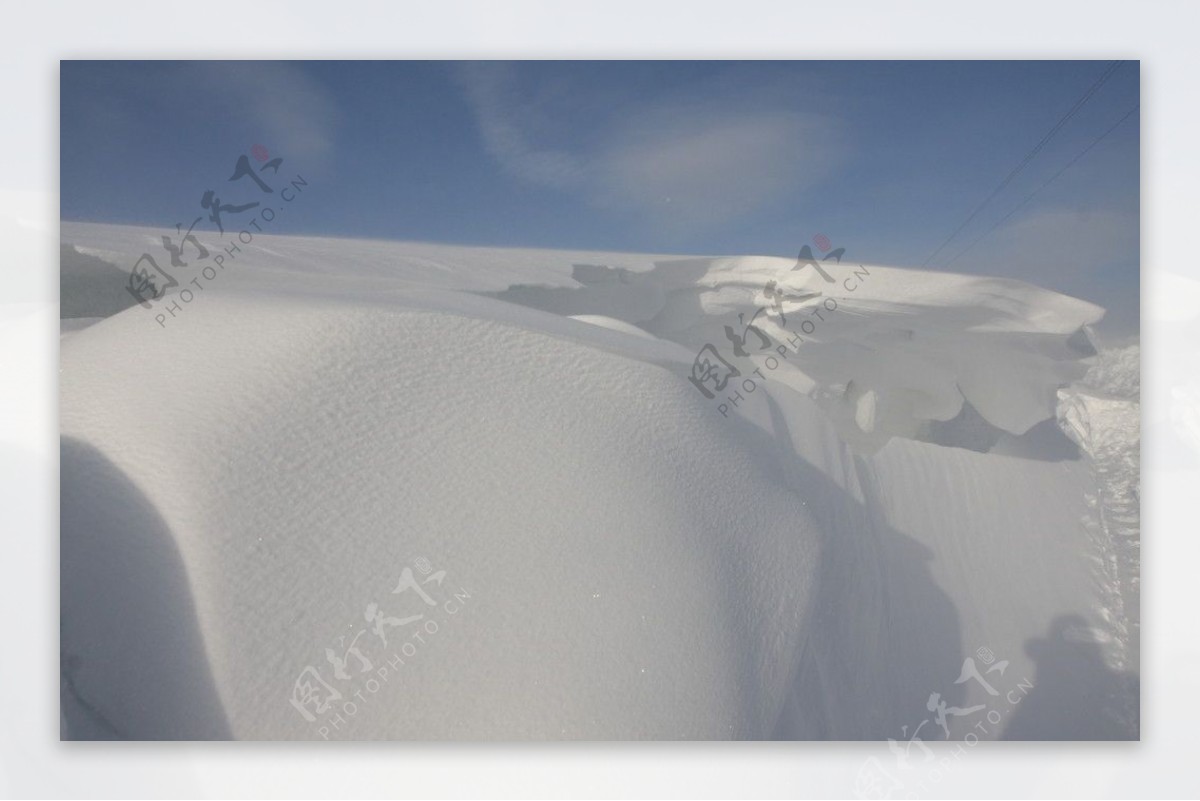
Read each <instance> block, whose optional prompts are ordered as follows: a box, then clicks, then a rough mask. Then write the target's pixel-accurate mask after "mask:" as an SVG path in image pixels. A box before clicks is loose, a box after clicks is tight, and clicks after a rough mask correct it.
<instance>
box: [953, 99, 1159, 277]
mask: <svg viewBox="0 0 1200 801" xmlns="http://www.w3.org/2000/svg"><path fill="white" fill-rule="evenodd" d="M1141 105H1142V104H1141V103H1138V104H1137V105H1135V106H1134V107H1133V108H1131V109H1129V111H1126V112H1125V115H1124V116H1122V117H1121V119H1119V120H1117V121H1116V122H1114V123H1113V124H1112V125H1110V126H1109V128H1108V130H1107V131H1105V132H1104V133H1102V134H1100V135H1099V136H1098V137H1096V138H1095V139H1093V140H1092V143H1091V144H1090V145H1088V146H1087V147H1085V148H1084V149H1083V150H1082V151H1080V152H1079V154H1078V155H1076V156H1075V158H1073V159H1071V160H1070V161H1068V162H1067V164H1066V166H1064V167H1063V168H1062V169H1061V170H1059V171H1058V172H1056V173H1054V175H1051V176H1050V178H1049V180H1047V181H1046V183H1044V184H1042V185H1041V186H1039V187H1038V188H1037V189H1035V190H1033V191H1032V192H1030V193H1029V194H1028V195H1027V196H1026V197H1025V199H1024V200H1022V201H1021V202H1020V203H1018V204H1017V205H1016V206H1015V207H1014V208H1013V210H1012V211H1010V212H1009V213H1008V214H1005V215H1004V216H1003V217H1001V218H1000V219H999V220H997V221H996V223H995V225H993V226H992V227H991V228H989V229H987V230H986V231H984V232H983V233H982V234H981V235H980V236H979V237H978V238H977V239H976V240H975V241H974V242H972V243H971V244H969V245H967V246H966V247H965V248H963V249H962V250H960V251H959V252H958V254H957V255H956V256H955V257H954V258H952V259H951V260H950V261H948V262H946V263H945V264H943V265H942V269H945V268H947V267H949V266H950V265H951V264H954V262H956V261H958V260H959V259H960V258H962V257H963V256H964V255H965V254H966V252H967V251H968V250H970V249H971V248H973V247H975V246H976V245H978V244H979V243H980V242H981V241H982V240H983V239H985V238H986V237H987V236H988V235H989V234H991V233H992V231H995V230H996V229H997V228H999V227H1000V226H1001V225H1003V224H1004V223H1005V221H1007V220H1008V218H1009V217H1011V216H1013V215H1014V214H1016V213H1017V212H1018V211H1020V210H1021V209H1022V208H1023V207H1024V206H1025V204H1026V203H1028V202H1029V201H1031V200H1033V198H1034V196H1035V195H1036V194H1038V193H1039V192H1041V191H1042V190H1043V189H1045V188H1046V187H1047V186H1049V185H1050V184H1052V183H1054V180H1055V179H1056V178H1058V176H1060V175H1062V174H1063V173H1064V172H1066V171H1067V170H1069V169H1071V167H1072V166H1074V164H1075V162H1077V161H1079V160H1080V159H1081V158H1083V157H1084V156H1086V155H1087V154H1088V153H1089V152H1090V151H1091V149H1092V148H1094V147H1095V146H1096V145H1098V144H1100V143H1101V142H1103V141H1104V139H1105V138H1106V137H1107V136H1108V135H1109V134H1110V133H1112V132H1113V131H1115V130H1117V128H1118V127H1119V126H1120V125H1121V123H1123V122H1125V120H1127V119H1129V118H1130V117H1131V116H1132V115H1133V113H1134V112H1136V111H1137V110H1138V109H1139V108H1141Z"/></svg>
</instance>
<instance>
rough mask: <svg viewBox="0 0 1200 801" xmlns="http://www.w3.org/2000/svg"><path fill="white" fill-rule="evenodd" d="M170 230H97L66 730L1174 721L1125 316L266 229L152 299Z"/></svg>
mask: <svg viewBox="0 0 1200 801" xmlns="http://www.w3.org/2000/svg"><path fill="white" fill-rule="evenodd" d="M160 236H161V233H160V232H156V231H151V230H148V229H136V228H127V227H121V226H99V225H90V224H71V223H64V224H63V226H62V237H63V243H64V248H63V259H64V269H63V288H62V291H63V310H64V317H69V318H70V319H69V320H64V337H63V341H62V358H61V367H62V372H61V401H62V403H61V424H62V436H63V446H62V447H63V450H62V482H61V485H62V535H61V536H62V544H61V553H62V583H61V587H62V590H61V593H62V595H61V598H62V621H63V629H62V658H63V718H64V731H63V736H64V737H66V738H71V739H76V738H79V739H87V738H105V739H107V738H146V739H159V738H239V739H255V738H270V739H279V738H296V739H368V738H411V739H439V738H455V739H492V738H495V739H527V738H529V739H556V738H588V739H624V738H656V739H692V738H705V739H729V738H732V739H743V738H773V737H775V738H834V739H885V738H896V739H898V740H904V739H907V738H908V737H909V736H910V735H911V734H912V732H913V729H914V728H916V727H918V726H920V727H922V728H920V736H921V737H922V738H924V739H941V738H950V739H955V738H961V737H962V736H963V735H964V733H965V732H967V731H968V730H973V729H972V727H973V726H974V724H975V722H976V720H975V719H974V718H971V717H970V716H969V715H967V714H955V713H954V711H953V710H954V709H959V710H962V709H966V708H971V707H979V709H981V710H982V706H980V705H984V706H986V705H988V704H994V703H996V699H997V698H1003V697H1004V696H1003V695H1002V694H1001V693H1003V692H1007V691H1009V690H1010V688H1018V687H1021V689H1020V690H1019V697H1021V698H1025V699H1026V700H1025V701H1024V702H1022V703H1023V705H1022V706H1017V705H1015V704H1013V703H1011V702H1009V703H1008V704H1007V705H1006V706H1005V708H1004V709H1003V710H1002V711H1003V717H1004V721H1003V724H1002V725H1001V726H998V727H995V728H994V730H993V731H992V732H991V734H990V735H989V736H990V737H992V738H996V737H1003V736H1012V737H1019V738H1024V739H1039V738H1083V739H1107V738H1130V737H1136V736H1137V706H1136V704H1137V696H1136V671H1137V662H1136V650H1135V648H1136V625H1135V624H1136V606H1133V607H1132V608H1131V607H1130V604H1129V602H1128V601H1129V599H1130V598H1136V585H1135V584H1134V585H1132V586H1131V585H1130V583H1129V582H1130V579H1131V574H1130V573H1129V571H1128V570H1126V571H1125V572H1124V573H1122V572H1120V571H1117V572H1113V571H1111V570H1107V569H1104V568H1103V565H1105V564H1107V563H1108V562H1110V561H1111V560H1112V559H1113V558H1114V552H1113V549H1112V546H1111V540H1110V539H1106V538H1105V537H1102V536H1098V535H1097V531H1098V529H1097V526H1099V527H1101V528H1100V529H1099V530H1103V527H1104V526H1105V525H1108V522H1106V521H1107V520H1110V519H1111V515H1110V516H1109V517H1108V518H1106V517H1105V514H1107V513H1102V512H1101V508H1102V504H1097V503H1096V502H1095V500H1094V499H1095V498H1096V497H1099V496H1098V494H1097V493H1098V492H1099V490H1098V487H1099V486H1101V485H1102V484H1103V483H1104V481H1105V478H1104V475H1106V474H1105V473H1104V470H1105V469H1107V468H1104V467H1103V465H1101V460H1100V459H1099V458H1098V457H1096V456H1095V453H1096V450H1095V449H1093V448H1092V447H1091V446H1090V443H1092V442H1095V441H1098V440H1097V439H1096V438H1097V437H1098V436H1101V435H1100V434H1098V433H1097V429H1103V428H1104V427H1105V425H1107V423H1106V418H1104V417H1103V415H1098V414H1097V413H1096V412H1095V411H1094V410H1093V409H1092V407H1087V406H1086V402H1085V401H1080V400H1078V398H1079V397H1081V396H1079V395H1073V396H1071V397H1072V399H1073V400H1072V401H1071V403H1075V404H1076V405H1079V404H1084V405H1083V406H1081V407H1080V408H1081V409H1084V410H1083V411H1077V412H1075V413H1064V412H1061V411H1058V410H1059V409H1060V405H1059V402H1058V400H1057V395H1056V393H1057V392H1058V391H1059V390H1060V389H1064V388H1070V387H1071V386H1073V383H1072V382H1076V381H1078V380H1080V379H1082V378H1083V376H1084V374H1085V372H1086V370H1087V368H1088V366H1089V363H1090V362H1091V361H1094V359H1089V358H1088V357H1089V356H1090V355H1091V354H1092V350H1091V348H1090V344H1089V342H1088V340H1087V337H1086V336H1085V329H1086V326H1088V325H1090V324H1091V323H1093V322H1094V321H1095V320H1097V319H1098V318H1099V316H1100V314H1101V313H1102V312H1101V310H1099V309H1097V308H1096V307H1094V306H1091V305H1089V304H1086V303H1083V302H1081V301H1077V300H1074V299H1070V298H1064V297H1062V296H1059V295H1055V294H1053V293H1050V292H1047V291H1044V290H1040V289H1037V288H1035V287H1031V286H1028V285H1025V284H1020V283H1017V282H1011V281H1003V280H998V279H981V278H969V277H965V276H953V275H943V274H934V273H923V272H917V271H911V270H898V269H891V268H884V267H875V266H861V265H857V264H851V263H849V261H848V260H846V261H845V263H832V262H826V263H825V270H824V271H825V272H826V273H827V274H828V275H829V276H830V277H833V278H835V279H836V280H834V281H826V280H825V278H824V277H823V276H822V275H821V274H820V272H821V271H818V270H815V269H813V268H812V267H806V268H804V269H800V270H793V269H792V267H793V265H794V264H795V262H792V261H788V260H783V259H774V258H766V257H743V258H699V257H682V256H680V257H668V256H653V255H639V254H614V253H592V252H566V251H535V250H512V249H488V248H466V247H450V246H438V245H425V244H414V243H388V242H373V241H356V240H336V239H315V238H307V237H282V236H265V235H256V236H255V237H254V238H253V242H252V243H249V244H247V243H242V244H241V250H240V251H237V252H236V257H234V258H231V259H229V263H228V264H227V265H226V266H225V267H223V268H222V269H221V270H220V271H219V272H218V271H215V270H214V273H213V274H214V277H213V278H207V277H206V275H207V274H206V273H205V272H203V271H202V268H203V266H204V265H205V264H211V263H212V262H211V261H208V262H203V261H198V262H195V263H193V264H190V265H189V266H188V267H184V268H178V269H173V270H172V272H173V273H174V274H175V275H176V276H177V277H178V278H179V286H177V287H175V288H174V289H172V291H171V294H170V295H169V296H168V297H166V298H164V299H163V301H160V302H157V303H155V304H153V306H154V307H153V308H152V309H145V308H142V307H141V306H138V305H136V304H135V302H134V300H133V299H132V298H131V297H129V296H128V293H125V294H126V299H124V300H123V301H122V303H121V304H118V306H120V305H125V306H127V308H124V310H122V311H119V312H115V311H114V309H113V303H114V298H119V297H120V294H121V292H120V291H119V290H115V289H114V286H113V278H112V276H113V275H114V274H120V273H121V271H122V270H123V271H125V272H128V270H129V269H130V267H131V265H133V263H134V262H135V261H136V260H137V258H138V257H139V256H140V254H141V253H142V252H143V251H150V250H151V249H152V248H154V247H158V242H159V237H160ZM211 250H212V252H213V253H216V252H217V251H218V248H216V247H212V248H211ZM160 251H161V248H160ZM193 279H194V281H193ZM771 280H775V281H776V282H777V283H776V284H775V287H776V288H777V289H779V290H780V292H781V293H782V295H783V297H780V298H776V299H777V300H779V301H780V304H781V305H778V306H776V305H775V304H774V299H772V297H770V296H768V295H766V294H764V292H765V291H766V290H765V287H766V283H767V282H768V281H771ZM189 287H190V290H189V295H190V297H187V298H185V297H184V296H182V295H181V292H183V291H184V290H188V289H189ZM173 301H174V302H175V303H176V304H177V305H176V306H175V307H174V308H175V309H176V313H175V314H174V315H172V314H170V313H169V312H166V309H167V308H168V306H169V305H170V304H171V303H172V302H173ZM831 302H832V308H831ZM764 307H767V308H768V309H769V311H768V312H767V313H766V314H759V315H758V316H757V317H755V315H756V313H757V312H758V310H759V309H761V308H764ZM739 315H742V322H739V319H738V318H739ZM781 315H782V317H781ZM752 318H753V322H754V323H755V325H756V326H757V327H758V329H759V330H761V331H762V332H763V335H764V336H765V337H767V338H768V339H769V342H770V345H769V346H765V345H763V344H762V342H763V340H762V339H761V338H760V337H758V335H757V334H755V333H754V332H747V331H746V329H745V328H744V327H743V326H744V324H745V323H746V322H750V321H751V319H752ZM97 319H98V321H95V320H97ZM806 322H807V323H808V325H805V323H806ZM727 326H728V327H729V328H730V330H731V331H732V332H733V333H734V335H735V336H736V335H741V334H743V333H744V334H746V335H747V339H746V342H745V345H744V347H745V350H746V352H747V356H745V357H739V356H735V355H734V354H733V353H732V352H731V349H732V345H733V342H732V340H731V339H730V338H729V336H728V335H727V334H726V331H725V329H726V327H727ZM789 343H790V344H789ZM706 345H712V346H714V348H715V349H716V351H717V352H718V353H720V354H722V356H723V358H724V359H726V360H729V363H730V364H733V365H736V366H738V369H739V371H740V375H739V376H737V377H736V378H733V379H731V383H729V384H728V386H727V387H724V388H722V391H721V392H713V393H712V394H713V395H714V397H712V398H708V397H706V396H705V394H704V393H702V392H701V391H699V389H698V387H697V386H696V385H694V384H693V382H691V381H689V377H695V376H696V373H695V372H693V362H694V360H695V358H696V356H697V352H698V351H700V350H701V349H702V348H704V347H705V346H706ZM1135 361H1136V360H1135ZM772 365H773V366H772ZM755 370H758V373H757V374H756V373H755V372H754V371H755ZM739 381H740V382H742V383H740V384H739V383H736V382H739ZM747 381H749V382H751V383H752V384H753V389H751V388H750V384H749V383H746V382H747ZM739 387H740V393H739ZM734 393H738V394H739V395H740V397H739V398H738V399H737V400H736V403H735V402H734V400H733V398H732V395H733V394H734ZM1066 407H1070V404H1066V406H1065V407H1064V408H1066ZM1085 407H1086V408H1085ZM1056 411H1058V414H1059V416H1061V417H1063V419H1064V421H1076V422H1078V421H1082V420H1087V421H1090V422H1089V423H1087V425H1091V426H1092V429H1091V431H1092V433H1091V434H1089V435H1088V437H1087V438H1083V439H1081V438H1080V436H1079V434H1078V431H1079V430H1082V429H1081V428H1080V425H1078V424H1077V425H1076V426H1075V427H1074V428H1071V427H1070V426H1068V430H1069V431H1071V432H1072V434H1073V437H1074V438H1075V442H1080V443H1083V444H1084V447H1083V449H1082V452H1081V449H1080V447H1079V446H1077V445H1076V444H1074V443H1073V442H1072V441H1071V440H1070V439H1068V438H1067V437H1066V436H1065V435H1064V434H1063V433H1062V430H1061V429H1060V428H1059V427H1058V426H1057V425H1056V424H1055V417H1056ZM1126 422H1127V421H1126ZM1110 472H1111V471H1110ZM1124 475H1126V477H1127V472H1126V474H1124ZM1131 513H1132V514H1134V516H1135V517H1136V506H1134V507H1132V512H1131V510H1130V508H1125V509H1124V510H1123V512H1122V514H1124V515H1125V516H1126V517H1128V515H1129V514H1131ZM1133 537H1134V539H1136V534H1134V535H1133ZM1127 539H1128V537H1127ZM1123 558H1124V557H1123ZM1133 558H1136V555H1134V557H1133ZM1132 564H1134V566H1135V564H1136V563H1132ZM1098 565H1100V566H1101V567H1098ZM1132 577H1136V570H1134V571H1133V573H1132ZM1131 615H1133V617H1131ZM967 659H971V660H972V662H971V664H972V665H976V666H977V668H978V670H979V671H980V676H979V678H980V679H984V680H982V681H981V680H978V679H974V678H970V677H968V678H966V679H964V680H963V681H961V682H960V681H957V680H958V679H960V678H962V677H963V676H965V675H966V674H965V672H964V671H965V660H967ZM1001 663H1006V664H1004V665H1003V666H1002V667H1001V668H999V669H996V670H991V668H995V667H997V666H1000V665H1001ZM985 671H986V672H985ZM1071 677H1073V678H1071ZM1023 680H1024V681H1023ZM1026 685H1028V686H1027V687H1026ZM997 688H999V690H1000V693H998V694H996V695H993V694H992V693H993V692H994V691H996V690H997ZM1014 691H1015V690H1014ZM933 693H937V694H938V698H939V699H940V700H941V701H942V709H941V717H940V718H939V719H935V718H937V712H938V710H937V705H936V703H934V704H933V705H932V707H931V706H930V704H931V703H932V702H931V701H930V696H931V694H933ZM947 704H948V705H949V707H950V709H949V711H947V708H946V705H947ZM988 711H990V709H989V710H988ZM999 711H1000V710H998V712H999ZM974 714H975V715H976V716H977V715H978V714H980V713H979V711H976V712H975V713H974ZM923 721H924V722H923ZM943 723H944V724H945V728H944V729H943V728H942V724H943Z"/></svg>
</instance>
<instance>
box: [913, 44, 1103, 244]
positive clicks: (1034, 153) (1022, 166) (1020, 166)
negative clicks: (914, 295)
mask: <svg viewBox="0 0 1200 801" xmlns="http://www.w3.org/2000/svg"><path fill="white" fill-rule="evenodd" d="M1121 64H1122V62H1120V61H1113V62H1111V63H1109V65H1108V66H1107V67H1106V68H1105V70H1104V72H1103V73H1101V75H1100V77H1099V78H1098V79H1097V80H1096V82H1095V83H1093V84H1092V85H1091V87H1089V88H1088V90H1087V91H1086V92H1084V93H1083V96H1082V97H1080V98H1079V99H1078V100H1076V101H1075V105H1073V106H1071V108H1070V109H1068V110H1067V113H1066V114H1064V115H1063V117H1062V119H1060V120H1059V121H1058V122H1057V123H1056V124H1055V125H1054V127H1053V128H1051V129H1050V130H1049V131H1048V132H1047V133H1046V135H1045V136H1043V137H1042V140H1041V141H1040V142H1038V143H1037V144H1036V145H1034V147H1033V149H1032V150H1030V151H1029V152H1028V153H1026V154H1025V157H1024V158H1023V159H1021V162H1020V163H1019V164H1017V166H1016V167H1013V169H1012V170H1011V171H1010V172H1009V173H1008V175H1006V176H1005V177H1004V180H1003V181H1001V182H1000V185H999V186H997V187H996V188H995V189H993V190H992V192H991V194H989V195H988V196H987V197H985V198H984V199H983V202H982V203H980V204H979V205H978V206H976V207H975V210H974V211H972V212H971V213H970V214H969V215H967V219H965V220H963V221H962V223H961V224H960V225H959V226H958V227H957V228H955V229H954V232H953V233H951V234H950V236H948V237H946V239H945V241H944V242H942V244H940V245H938V246H937V249H936V250H934V251H933V253H930V254H929V257H928V258H927V259H925V261H923V262H921V266H922V267H926V266H928V265H929V262H931V261H933V260H934V259H935V258H937V255H938V254H939V253H941V252H942V251H943V250H944V249H945V248H946V245H949V244H950V243H951V242H952V241H954V238H955V237H956V236H958V235H959V234H960V233H962V230H963V229H964V228H966V227H967V226H968V225H970V224H971V222H972V221H973V220H974V219H975V218H976V217H977V216H979V212H981V211H983V209H984V207H985V206H987V204H988V203H990V202H992V199H993V198H995V197H996V195H998V194H1000V192H1001V191H1003V190H1004V187H1006V186H1008V185H1009V183H1011V182H1012V180H1013V179H1014V178H1016V177H1017V175H1019V174H1020V172H1021V171H1022V170H1024V169H1025V167H1026V165H1028V164H1029V162H1030V161H1032V160H1033V159H1034V158H1035V157H1036V156H1037V154H1038V153H1040V152H1041V151H1042V148H1044V147H1045V146H1046V144H1047V143H1048V142H1049V141H1050V140H1051V139H1053V138H1054V136H1055V134H1057V133H1058V132H1059V131H1060V130H1062V127H1063V126H1064V125H1066V124H1067V122H1068V121H1069V120H1070V119H1071V118H1072V117H1074V116H1075V115H1076V114H1077V113H1079V110H1080V109H1081V108H1083V106H1084V104H1085V103H1087V102H1088V100H1090V99H1091V97H1092V95H1094V94H1096V91H1097V90H1098V89H1099V88H1100V87H1101V86H1103V85H1104V84H1105V82H1106V81H1108V79H1109V78H1111V77H1112V75H1113V73H1114V72H1116V71H1117V69H1118V68H1119V67H1120V66H1121Z"/></svg>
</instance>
